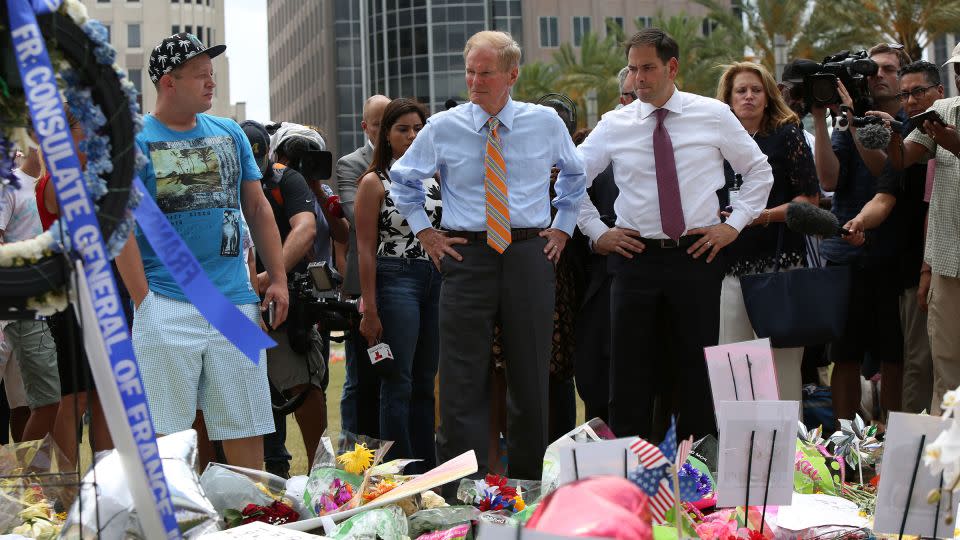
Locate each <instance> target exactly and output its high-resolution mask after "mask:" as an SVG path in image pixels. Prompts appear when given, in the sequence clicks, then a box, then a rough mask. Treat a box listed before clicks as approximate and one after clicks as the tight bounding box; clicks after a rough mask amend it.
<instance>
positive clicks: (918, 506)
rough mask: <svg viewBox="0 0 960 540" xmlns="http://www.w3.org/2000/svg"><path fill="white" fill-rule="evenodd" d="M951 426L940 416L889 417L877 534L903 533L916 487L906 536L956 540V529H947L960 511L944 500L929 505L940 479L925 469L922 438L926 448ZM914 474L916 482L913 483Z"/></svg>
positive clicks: (907, 415)
mask: <svg viewBox="0 0 960 540" xmlns="http://www.w3.org/2000/svg"><path fill="white" fill-rule="evenodd" d="M948 426H949V424H948V423H947V422H945V421H944V420H943V419H942V418H940V417H938V416H925V415H919V414H907V413H898V412H895V413H890V421H889V422H888V423H887V436H886V438H885V439H884V443H883V446H884V449H883V465H882V467H883V470H882V474H881V475H880V489H879V490H878V491H877V512H876V517H875V518H874V524H873V530H874V531H876V532H878V533H886V534H898V533H899V532H900V528H901V525H902V524H903V516H904V510H905V509H908V505H907V500H908V494H909V492H910V487H911V484H913V494H912V495H911V496H910V497H909V501H910V504H909V509H908V512H907V521H906V524H905V527H904V529H903V533H904V534H909V535H917V536H923V537H928V538H933V537H936V538H953V525H948V524H947V521H946V518H947V514H953V515H956V510H957V508H956V506H954V507H953V508H947V500H948V498H944V497H942V498H941V499H942V500H941V501H940V502H939V503H937V504H930V503H928V502H927V495H929V494H930V491H932V490H934V489H937V488H938V487H939V486H940V475H939V474H938V475H936V476H934V475H932V474H931V473H930V471H929V470H928V469H927V467H926V466H924V464H923V454H922V450H921V438H923V439H924V440H923V443H922V446H923V447H926V446H927V445H928V444H930V443H932V442H933V441H934V440H935V439H936V438H937V435H939V434H940V432H942V431H943V430H944V429H946V428H947V427H948ZM924 436H925V437H924ZM918 460H919V464H918ZM914 471H916V482H911V481H912V480H913V478H914ZM938 514H939V519H937V518H938ZM934 529H936V534H934Z"/></svg>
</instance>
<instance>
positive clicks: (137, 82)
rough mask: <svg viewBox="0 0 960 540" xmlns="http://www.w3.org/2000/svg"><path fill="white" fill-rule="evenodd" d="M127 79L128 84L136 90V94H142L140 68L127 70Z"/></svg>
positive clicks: (141, 72)
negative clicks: (128, 80)
mask: <svg viewBox="0 0 960 540" xmlns="http://www.w3.org/2000/svg"><path fill="white" fill-rule="evenodd" d="M127 77H128V78H129V79H130V82H131V83H132V84H133V87H134V88H136V89H137V92H138V93H142V92H143V70H142V69H140V68H131V69H128V70H127Z"/></svg>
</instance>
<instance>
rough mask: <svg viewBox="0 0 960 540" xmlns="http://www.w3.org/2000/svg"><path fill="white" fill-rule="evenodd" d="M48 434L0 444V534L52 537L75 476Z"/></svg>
mask: <svg viewBox="0 0 960 540" xmlns="http://www.w3.org/2000/svg"><path fill="white" fill-rule="evenodd" d="M70 469H71V467H70V466H69V465H68V464H67V462H66V461H65V459H64V457H63V454H62V453H61V452H60V449H59V448H57V445H56V444H55V443H54V442H53V439H52V438H51V437H50V436H49V435H48V436H46V437H44V438H43V439H42V440H39V441H27V442H22V443H14V444H8V445H4V446H0V534H19V535H21V536H25V537H27V538H56V537H57V535H58V534H59V533H60V528H61V527H62V525H63V522H64V520H65V518H66V514H65V512H64V510H65V509H66V508H69V506H70V504H71V503H72V502H73V500H74V498H76V496H77V489H78V486H79V478H78V476H77V473H76V472H73V471H71V470H70Z"/></svg>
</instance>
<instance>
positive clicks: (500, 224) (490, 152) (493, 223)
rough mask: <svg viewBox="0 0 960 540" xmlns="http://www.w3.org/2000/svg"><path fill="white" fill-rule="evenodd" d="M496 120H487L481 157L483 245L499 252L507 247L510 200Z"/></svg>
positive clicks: (509, 240) (505, 166)
mask: <svg viewBox="0 0 960 540" xmlns="http://www.w3.org/2000/svg"><path fill="white" fill-rule="evenodd" d="M499 125H500V120H498V119H497V117H496V116H491V117H490V119H489V120H487V127H488V128H489V131H488V132H487V158H486V160H485V162H484V163H485V167H484V169H485V174H484V188H485V189H486V192H487V245H489V246H490V247H492V248H493V249H495V250H497V252H498V253H503V252H504V251H506V250H507V248H508V247H510V242H511V237H510V199H509V197H508V196H507V164H506V162H504V160H503V148H502V147H501V146H500V135H499V134H497V127H498V126H499Z"/></svg>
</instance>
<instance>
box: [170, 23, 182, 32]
mask: <svg viewBox="0 0 960 540" xmlns="http://www.w3.org/2000/svg"><path fill="white" fill-rule="evenodd" d="M179 33H180V25H179V24H175V25H173V26H171V27H170V34H179Z"/></svg>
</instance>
